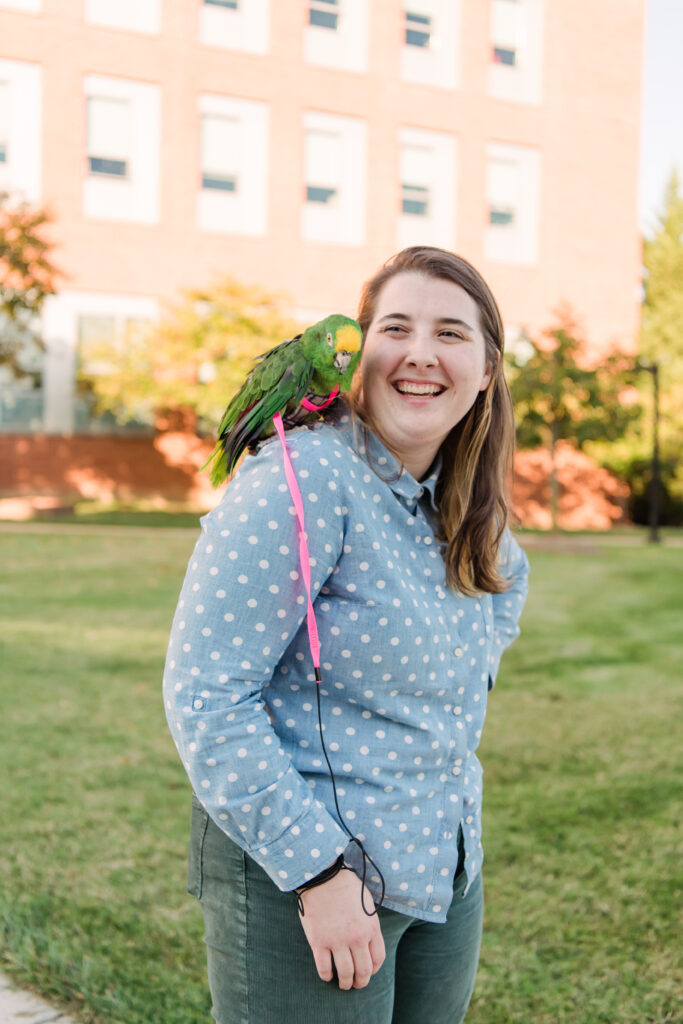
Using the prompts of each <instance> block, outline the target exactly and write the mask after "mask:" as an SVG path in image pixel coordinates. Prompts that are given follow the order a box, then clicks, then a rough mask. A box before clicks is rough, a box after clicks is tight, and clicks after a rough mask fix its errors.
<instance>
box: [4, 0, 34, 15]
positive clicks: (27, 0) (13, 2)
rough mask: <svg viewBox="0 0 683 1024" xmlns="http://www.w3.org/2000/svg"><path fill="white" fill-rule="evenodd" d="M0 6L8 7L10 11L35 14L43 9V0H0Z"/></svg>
mask: <svg viewBox="0 0 683 1024" xmlns="http://www.w3.org/2000/svg"><path fill="white" fill-rule="evenodd" d="M0 7H9V9H10V10H12V11H23V12H24V13H25V14H37V13H38V12H39V11H42V9H43V0H0Z"/></svg>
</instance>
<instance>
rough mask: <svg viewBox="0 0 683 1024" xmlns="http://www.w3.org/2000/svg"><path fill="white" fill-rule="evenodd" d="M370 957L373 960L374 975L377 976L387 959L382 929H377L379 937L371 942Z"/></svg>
mask: <svg viewBox="0 0 683 1024" xmlns="http://www.w3.org/2000/svg"><path fill="white" fill-rule="evenodd" d="M369 949H370V956H371V958H372V973H373V974H377V972H378V970H379V969H380V967H381V966H382V964H383V963H384V961H385V959H386V955H387V952H386V949H385V946H384V936H383V935H382V932H381V931H380V929H379V928H378V929H377V935H375V936H374V938H372V939H371V940H370V947H369Z"/></svg>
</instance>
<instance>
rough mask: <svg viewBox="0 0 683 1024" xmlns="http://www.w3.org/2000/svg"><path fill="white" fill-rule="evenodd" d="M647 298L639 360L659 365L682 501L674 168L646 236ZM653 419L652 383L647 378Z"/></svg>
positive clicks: (682, 270) (678, 215) (679, 251)
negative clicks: (656, 217) (652, 228)
mask: <svg viewBox="0 0 683 1024" xmlns="http://www.w3.org/2000/svg"><path fill="white" fill-rule="evenodd" d="M643 264H644V271H645V274H644V277H645V280H644V301H643V317H642V325H641V332H640V360H641V363H644V364H645V365H647V363H650V364H653V363H656V364H657V365H658V367H659V385H660V387H659V390H660V402H659V418H660V425H661V427H660V445H661V458H662V466H663V468H664V469H665V472H666V470H667V468H668V472H667V473H666V484H667V490H668V491H669V492H670V495H671V497H672V498H674V499H675V500H678V502H681V501H683V462H682V461H681V458H680V452H681V447H682V446H683V196H681V194H680V182H679V179H678V174H677V173H676V171H675V170H674V171H673V172H672V174H671V176H670V178H669V181H668V183H667V186H666V190H665V194H664V204H663V208H662V212H661V214H660V215H659V223H658V225H657V227H656V228H655V231H654V233H653V235H652V236H651V237H650V238H646V239H645V240H644V242H643ZM644 384H645V385H646V388H645V402H644V404H646V406H647V408H648V410H649V415H648V416H646V417H645V421H646V423H651V422H652V387H651V382H650V381H644Z"/></svg>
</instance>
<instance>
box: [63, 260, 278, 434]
mask: <svg viewBox="0 0 683 1024" xmlns="http://www.w3.org/2000/svg"><path fill="white" fill-rule="evenodd" d="M296 333H297V326H296V324H295V323H294V322H293V321H292V320H291V319H289V318H287V317H286V316H285V314H284V313H283V311H282V304H281V302H280V300H279V299H278V298H277V297H276V296H273V295H270V294H268V293H267V292H265V291H263V290H262V289H260V288H257V287H249V286H246V285H243V284H240V283H238V282H236V281H233V280H225V281H222V282H220V283H219V284H217V285H215V286H214V287H211V288H207V289H194V290H192V291H188V292H187V293H186V294H185V295H184V297H183V299H182V300H181V302H179V303H178V304H176V305H174V306H173V307H171V308H170V309H169V310H168V312H167V314H166V315H165V316H164V317H163V318H162V319H161V321H160V322H159V323H157V324H153V325H151V326H149V327H148V328H147V329H140V327H137V328H136V329H135V330H133V331H131V332H129V333H128V335H127V336H126V337H125V338H124V339H123V340H122V341H121V342H120V343H119V344H116V345H115V344H107V345H99V346H97V347H96V348H93V349H91V350H90V351H89V352H88V353H87V359H86V360H85V363H84V365H85V367H86V368H87V367H91V368H90V369H86V370H84V371H82V374H81V376H82V380H83V381H84V382H85V383H86V384H87V386H88V387H90V388H91V389H92V391H93V392H94V395H95V397H96V402H97V407H98V408H99V409H100V410H101V411H105V410H106V411H109V412H111V413H113V414H114V415H115V416H116V418H117V419H118V420H119V421H120V422H126V421H130V420H138V421H142V422H148V423H155V424H157V425H159V424H161V423H164V422H165V423H168V422H169V421H170V422H180V423H182V425H183V426H184V427H185V428H186V429H195V428H196V429H198V430H199V432H208V433H213V431H214V430H215V428H216V426H217V425H218V423H219V421H220V419H221V416H222V414H223V411H224V409H225V406H226V405H227V403H228V401H229V400H230V398H231V397H232V396H233V395H234V394H235V392H236V391H237V390H238V389H239V387H240V386H241V384H242V382H243V381H244V378H245V376H246V374H247V373H248V371H249V369H250V368H251V366H252V363H253V359H254V357H255V356H256V355H258V354H260V353H261V352H264V351H265V350H266V349H268V348H271V347H272V346H273V345H276V344H279V343H280V342H281V341H284V340H285V339H286V338H291V337H292V336H293V335H294V334H296ZM93 368H94V369H93Z"/></svg>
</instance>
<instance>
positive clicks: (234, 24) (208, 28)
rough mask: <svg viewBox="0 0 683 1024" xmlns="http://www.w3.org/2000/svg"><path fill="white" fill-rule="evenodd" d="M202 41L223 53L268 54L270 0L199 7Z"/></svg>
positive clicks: (221, 0)
mask: <svg viewBox="0 0 683 1024" xmlns="http://www.w3.org/2000/svg"><path fill="white" fill-rule="evenodd" d="M199 38H200V41H201V42H202V43H203V44H204V45H205V46H213V47H218V48H219V49H221V50H241V51H242V52H244V53H268V49H269V45H270V0H249V2H248V3H242V2H240V0H204V2H203V3H202V4H201V5H199Z"/></svg>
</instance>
